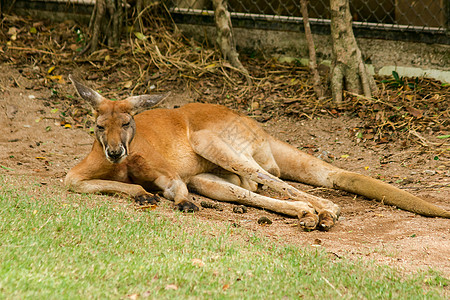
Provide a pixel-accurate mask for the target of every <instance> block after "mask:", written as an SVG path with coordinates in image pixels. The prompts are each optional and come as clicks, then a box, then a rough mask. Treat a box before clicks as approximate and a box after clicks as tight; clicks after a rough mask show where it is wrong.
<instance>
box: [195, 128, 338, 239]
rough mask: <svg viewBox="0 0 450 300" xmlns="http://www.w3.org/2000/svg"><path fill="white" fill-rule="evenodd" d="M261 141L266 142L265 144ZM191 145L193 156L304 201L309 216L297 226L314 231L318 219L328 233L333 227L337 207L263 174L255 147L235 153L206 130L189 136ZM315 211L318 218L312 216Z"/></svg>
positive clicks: (268, 174) (264, 171)
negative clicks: (194, 154) (255, 156)
mask: <svg viewBox="0 0 450 300" xmlns="http://www.w3.org/2000/svg"><path fill="white" fill-rule="evenodd" d="M263 142H265V143H267V142H266V141H263ZM191 145H192V147H193V149H194V151H195V152H196V153H197V154H199V155H200V156H202V157H204V158H206V159H207V160H209V161H211V162H213V163H214V164H216V165H218V166H220V167H222V168H223V169H225V170H228V171H230V172H233V173H235V174H238V175H240V176H242V177H245V178H248V179H250V180H253V181H255V182H258V183H260V184H265V185H267V186H269V187H271V188H272V189H274V190H276V191H278V192H280V193H282V194H284V195H286V196H288V197H290V198H291V199H293V200H296V201H303V202H305V201H306V202H307V203H308V204H310V205H311V206H310V207H311V208H310V210H309V213H308V214H306V215H305V216H303V217H301V219H300V225H302V226H304V225H305V228H307V229H314V228H315V227H316V226H317V223H318V222H319V217H321V220H320V225H319V228H320V229H324V230H328V229H329V228H331V227H332V226H333V225H334V222H335V221H336V219H337V216H338V214H339V209H338V207H337V206H336V205H334V204H333V206H329V207H324V206H323V204H328V203H327V202H323V201H322V200H324V199H321V198H319V197H315V196H312V195H309V194H306V193H303V192H301V191H299V190H297V189H295V188H294V187H293V186H291V185H289V184H287V183H285V182H283V181H282V180H280V179H279V178H278V177H276V176H274V175H272V174H270V173H269V172H267V171H266V170H265V169H264V168H263V167H261V166H260V165H259V164H258V163H257V162H256V161H255V159H254V158H253V157H252V155H251V153H252V151H253V150H254V148H259V147H254V148H253V149H252V146H254V145H252V144H249V145H248V147H247V148H246V149H241V150H242V151H236V148H233V145H229V144H227V143H225V142H224V140H223V139H221V138H220V137H219V136H217V135H216V134H215V133H213V132H211V131H209V130H202V131H198V132H195V133H194V134H192V135H191ZM317 212H318V213H319V217H318V216H317V215H316V213H317ZM314 222H315V225H314V227H312V228H311V225H310V224H312V223H314ZM306 224H308V225H306Z"/></svg>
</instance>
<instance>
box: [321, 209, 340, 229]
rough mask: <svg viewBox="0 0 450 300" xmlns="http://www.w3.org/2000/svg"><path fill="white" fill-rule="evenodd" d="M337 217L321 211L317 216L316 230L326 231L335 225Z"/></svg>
mask: <svg viewBox="0 0 450 300" xmlns="http://www.w3.org/2000/svg"><path fill="white" fill-rule="evenodd" d="M336 220H337V216H336V215H335V214H333V213H331V212H328V211H323V212H321V213H320V214H319V224H318V225H317V229H319V230H322V231H328V230H330V229H331V227H333V226H334V224H335V223H336Z"/></svg>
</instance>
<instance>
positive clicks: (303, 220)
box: [298, 211, 319, 231]
mask: <svg viewBox="0 0 450 300" xmlns="http://www.w3.org/2000/svg"><path fill="white" fill-rule="evenodd" d="M318 223H319V216H318V215H316V214H314V213H311V212H308V211H302V212H301V213H299V214H298V224H299V226H300V227H301V228H303V230H306V231H309V230H313V229H314V228H316V226H317V224H318Z"/></svg>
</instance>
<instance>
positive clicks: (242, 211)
mask: <svg viewBox="0 0 450 300" xmlns="http://www.w3.org/2000/svg"><path fill="white" fill-rule="evenodd" d="M233 212H234V213H236V214H245V213H246V212H247V207H246V206H245V205H238V206H235V207H233Z"/></svg>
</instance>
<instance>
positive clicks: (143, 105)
mask: <svg viewBox="0 0 450 300" xmlns="http://www.w3.org/2000/svg"><path fill="white" fill-rule="evenodd" d="M169 95H170V93H167V94H153V95H141V96H132V97H128V98H127V99H125V101H128V103H130V104H131V107H132V108H131V114H132V115H135V114H138V113H140V112H142V111H144V110H147V109H149V108H151V107H153V106H155V105H157V104H158V103H160V102H161V101H163V100H164V99H166V98H167V97H169Z"/></svg>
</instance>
